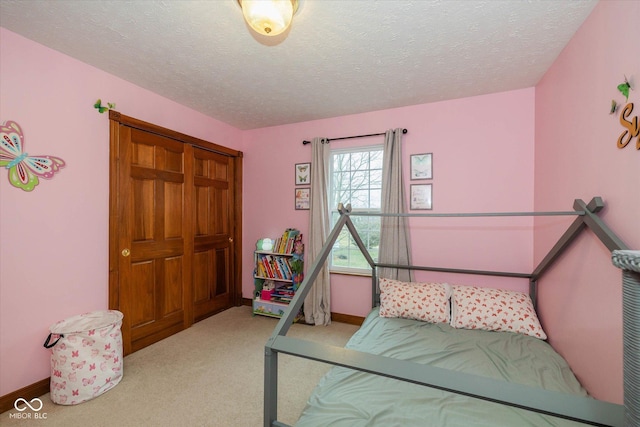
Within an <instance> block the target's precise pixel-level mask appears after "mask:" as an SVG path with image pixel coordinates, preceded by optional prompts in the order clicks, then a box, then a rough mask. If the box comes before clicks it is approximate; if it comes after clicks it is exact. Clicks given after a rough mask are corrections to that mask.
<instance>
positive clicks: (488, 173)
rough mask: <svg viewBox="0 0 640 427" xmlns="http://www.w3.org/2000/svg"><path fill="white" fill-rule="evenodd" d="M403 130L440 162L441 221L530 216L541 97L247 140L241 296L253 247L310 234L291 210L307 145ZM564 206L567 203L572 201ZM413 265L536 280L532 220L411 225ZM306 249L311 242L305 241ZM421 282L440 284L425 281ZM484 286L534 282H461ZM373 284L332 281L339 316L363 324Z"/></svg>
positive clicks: (437, 196)
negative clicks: (295, 232)
mask: <svg viewBox="0 0 640 427" xmlns="http://www.w3.org/2000/svg"><path fill="white" fill-rule="evenodd" d="M397 127H405V128H407V129H408V130H409V132H408V133H407V134H406V135H404V136H403V155H404V160H405V165H408V163H409V155H410V154H417V153H425V152H430V153H433V159H434V166H433V175H434V178H433V180H432V181H410V180H409V174H408V172H406V173H405V188H406V189H407V192H408V190H409V185H410V183H420V182H422V183H426V182H432V183H433V186H434V187H433V200H434V201H433V203H434V209H433V211H432V212H434V213H442V212H497V211H531V210H533V152H534V147H533V128H534V89H533V88H531V89H525V90H519V91H512V92H505V93H498V94H492V95H485V96H478V97H473V98H465V99H458V100H453V101H445V102H438V103H433V104H424V105H416V106H410V107H403V108H396V109H391V110H384V111H377V112H372V113H366V114H358V115H352V116H343V117H337V118H332V119H326V120H316V121H311V122H305V123H297V124H292V125H286V126H277V127H270V128H263V129H257V130H252V131H246V132H245V133H244V137H243V141H244V153H245V159H244V160H245V181H244V182H245V192H244V209H245V223H244V248H245V253H244V257H243V262H244V266H245V268H244V276H243V295H244V297H246V298H250V297H251V295H252V291H253V280H252V275H251V273H252V272H251V265H252V263H253V256H252V250H253V248H254V245H255V241H256V240H257V239H259V238H261V237H272V238H275V237H277V236H279V235H280V234H281V233H282V231H283V230H284V229H285V228H287V227H296V228H299V229H300V230H301V231H302V232H303V233H305V234H306V232H307V230H308V211H296V210H295V209H294V200H293V199H294V197H293V196H294V188H295V185H294V164H295V163H303V162H308V161H310V159H311V149H310V146H303V145H302V141H303V140H310V139H311V138H313V137H315V136H326V137H329V138H331V137H341V136H348V135H359V134H368V133H375V132H382V131H385V130H386V129H389V128H397ZM382 142H383V137H381V136H379V137H370V138H363V139H356V140H346V141H345V140H343V141H333V142H331V145H332V147H336V148H337V147H345V146H353V145H356V144H358V145H372V144H380V143H382ZM565 203H566V201H565ZM411 228H412V236H411V239H412V246H413V254H414V263H415V264H419V265H434V266H449V267H453V268H469V269H484V270H491V269H493V270H503V271H505V270H506V271H514V272H526V273H529V272H531V270H532V260H533V249H532V248H533V221H532V219H531V218H501V219H495V218H494V219H484V220H483V219H468V218H467V219H435V218H430V219H416V218H412V219H411ZM305 241H306V240H305ZM418 278H420V279H428V278H430V279H433V280H439V279H441V278H442V279H443V280H444V278H443V276H441V275H438V274H434V273H432V274H426V273H425V274H422V275H420V276H419V277H418ZM448 280H450V281H451V280H452V279H451V277H448ZM456 282H457V283H469V284H473V283H477V284H481V285H495V286H500V287H506V288H517V289H522V290H525V289H527V286H528V282H527V281H524V282H523V281H521V280H516V281H514V280H513V279H512V280H504V279H503V280H498V279H495V278H488V277H485V276H476V277H471V278H470V277H460V278H457V280H456ZM370 283H371V279H370V278H364V277H355V276H345V275H338V274H333V275H332V287H331V293H332V298H331V300H332V309H331V310H332V311H333V312H336V313H343V314H352V315H359V316H363V315H365V314H366V313H367V312H368V311H369V310H370V301H371V299H370V296H369V295H370V286H371V285H370Z"/></svg>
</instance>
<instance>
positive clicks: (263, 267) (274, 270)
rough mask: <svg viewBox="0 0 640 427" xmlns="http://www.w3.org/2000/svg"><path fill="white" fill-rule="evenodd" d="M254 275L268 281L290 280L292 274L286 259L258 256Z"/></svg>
mask: <svg viewBox="0 0 640 427" xmlns="http://www.w3.org/2000/svg"><path fill="white" fill-rule="evenodd" d="M256 275H257V276H260V277H266V278H269V279H283V280H292V278H293V272H292V271H291V264H290V261H289V259H288V258H283V257H279V256H271V255H269V254H260V255H259V256H258V266H257V271H256Z"/></svg>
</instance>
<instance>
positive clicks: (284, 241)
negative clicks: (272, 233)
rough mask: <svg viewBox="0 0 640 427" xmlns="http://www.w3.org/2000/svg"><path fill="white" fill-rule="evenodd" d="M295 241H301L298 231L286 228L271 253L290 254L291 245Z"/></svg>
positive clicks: (291, 250)
mask: <svg viewBox="0 0 640 427" xmlns="http://www.w3.org/2000/svg"><path fill="white" fill-rule="evenodd" d="M296 240H302V234H300V230H297V229H295V228H287V229H286V230H285V231H284V233H282V236H281V237H279V238H277V239H276V241H275V243H274V245H273V250H272V252H274V253H277V254H292V253H293V246H294V245H293V244H294V243H295V242H296Z"/></svg>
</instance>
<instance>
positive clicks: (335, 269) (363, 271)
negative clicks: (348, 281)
mask: <svg viewBox="0 0 640 427" xmlns="http://www.w3.org/2000/svg"><path fill="white" fill-rule="evenodd" d="M370 151H381V152H382V156H383V158H384V145H383V144H376V145H367V146H359V147H349V148H337V149H332V150H331V154H330V162H329V194H328V200H329V205H331V204H336V203H333V202H334V183H333V177H334V155H336V154H345V153H362V152H370ZM382 163H383V160H382V159H381V161H380V199H382ZM367 170H371V169H367ZM370 188H371V187H370V183H369V187H368V189H370ZM339 202H342V203H344V204H345V205H346V204H347V203H349V201H345V200H340V201H339ZM380 202H382V200H380ZM337 211H338V210H337V204H336V206H329V221H330V224H331V228H333V226H334V225H335V221H334V217H336V215H335V214H336V213H337ZM351 211H352V212H367V213H380V212H381V207H378V208H371V207H370V208H364V209H363V208H357V207H354V206H352V210H351ZM359 218H369V219H371V220H377V221H379V220H380V217H359ZM354 225H355V224H354ZM343 232H346V233H349V232H348V230H347V228H346V227H345V228H344V230H343ZM358 232H359V233H360V230H358ZM378 233H380V230H378ZM360 237H361V238H362V239H363V243H364V244H365V246H367V242H368V240H369V235H367V236H363V235H361V236H360ZM379 238H380V237H379V235H378V239H379ZM336 244H337V243H336ZM336 249H338V248H336V247H335V246H334V248H333V249H332V250H331V255H330V256H329V270H330V271H331V272H332V273H341V274H354V275H365V276H370V275H371V268H368V267H367V268H357V267H344V266H336V265H333V260H334V250H336ZM374 255H375V254H372V257H373V259H374V260H377V256H374Z"/></svg>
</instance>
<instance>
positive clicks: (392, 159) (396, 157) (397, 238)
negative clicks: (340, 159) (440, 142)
mask: <svg viewBox="0 0 640 427" xmlns="http://www.w3.org/2000/svg"><path fill="white" fill-rule="evenodd" d="M381 210H382V213H406V212H407V209H406V201H405V192H404V181H403V179H402V129H400V128H399V129H396V130H395V131H394V130H388V131H387V132H386V134H385V139H384V160H383V164H382V206H381ZM378 261H379V262H380V263H386V264H403V265H410V264H411V245H410V242H409V228H408V219H407V217H382V218H381V227H380V251H379V253H378ZM378 275H379V277H381V278H382V277H384V278H387V279H395V280H402V281H413V272H411V271H410V270H405V269H397V268H380V271H379V272H378Z"/></svg>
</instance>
